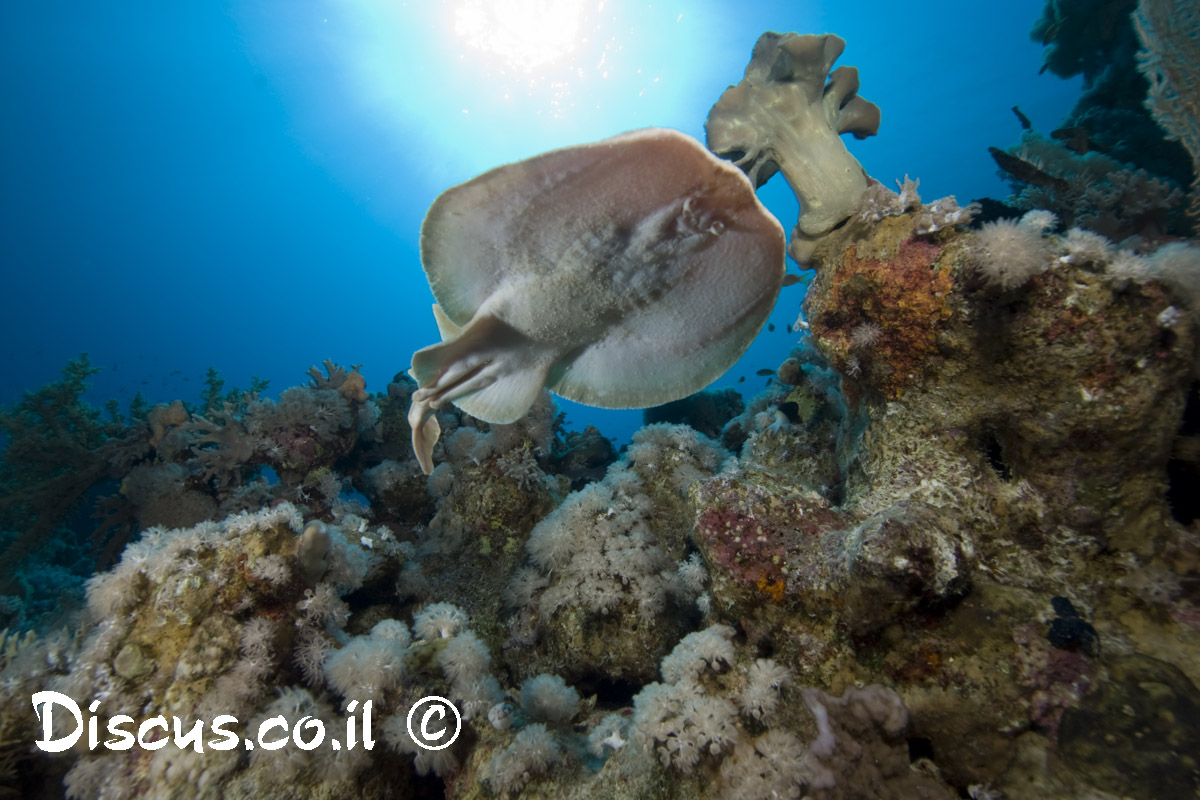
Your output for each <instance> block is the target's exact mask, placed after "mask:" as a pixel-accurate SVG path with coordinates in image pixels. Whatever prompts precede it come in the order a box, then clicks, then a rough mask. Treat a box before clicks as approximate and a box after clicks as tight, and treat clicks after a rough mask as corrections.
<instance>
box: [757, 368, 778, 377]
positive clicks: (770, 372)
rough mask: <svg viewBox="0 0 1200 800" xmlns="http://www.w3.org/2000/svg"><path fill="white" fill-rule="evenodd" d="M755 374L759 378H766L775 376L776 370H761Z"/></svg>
mask: <svg viewBox="0 0 1200 800" xmlns="http://www.w3.org/2000/svg"><path fill="white" fill-rule="evenodd" d="M754 374H755V375H758V376H759V377H766V376H767V375H774V374H775V370H773V369H760V370H759V371H758V372H756V373H754Z"/></svg>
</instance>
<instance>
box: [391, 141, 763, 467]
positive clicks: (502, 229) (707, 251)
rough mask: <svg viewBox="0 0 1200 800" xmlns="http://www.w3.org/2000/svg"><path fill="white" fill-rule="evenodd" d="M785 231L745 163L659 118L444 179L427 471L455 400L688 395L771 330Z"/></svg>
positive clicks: (498, 406)
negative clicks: (547, 394)
mask: <svg viewBox="0 0 1200 800" xmlns="http://www.w3.org/2000/svg"><path fill="white" fill-rule="evenodd" d="M784 247H785V240H784V233H783V228H782V226H781V225H780V224H779V221H778V220H776V219H775V217H773V216H772V215H771V214H770V212H768V211H767V210H766V208H765V207H764V206H763V205H762V204H761V203H760V202H759V201H758V198H757V197H756V196H755V194H754V188H753V186H752V185H751V184H750V181H749V180H748V179H747V178H746V176H745V175H744V174H743V173H742V171H741V170H740V169H738V168H737V167H736V166H734V165H732V164H730V163H729V162H727V161H723V160H721V159H720V158H718V157H716V156H715V155H713V154H712V153H710V152H709V151H708V150H707V149H705V147H704V146H703V145H701V144H700V143H699V142H698V141H696V140H695V139H693V138H692V137H690V136H687V135H685V134H683V133H679V132H678V131H672V130H667V129H662V128H650V129H645V130H639V131H632V132H629V133H624V134H620V135H618V136H614V137H612V138H609V139H604V140H602V141H599V142H594V143H591V144H584V145H579V146H576V147H568V148H565V149H562V150H554V151H551V152H548V153H544V154H542V155H538V156H534V157H533V158H530V159H527V160H525V161H519V162H516V163H513V164H508V165H505V166H502V167H497V168H496V169H493V170H491V171H489V172H486V173H484V174H482V175H480V176H478V177H476V178H473V179H471V180H469V181H467V182H465V183H462V184H459V185H458V186H454V187H452V188H450V189H448V190H446V191H445V192H443V193H442V194H441V195H440V196H438V198H437V199H436V200H434V202H433V204H432V205H431V206H430V208H429V211H428V213H427V214H426V216H425V221H424V223H423V224H422V227H421V264H422V266H423V267H424V269H425V274H426V277H427V278H428V280H429V286H430V289H431V290H432V291H433V296H434V299H435V300H436V301H437V303H436V304H435V305H434V306H433V315H434V319H435V321H436V322H437V326H438V330H439V332H440V333H441V336H442V342H441V343H440V344H435V345H431V346H429V347H425V348H423V349H421V350H418V351H417V352H416V353H415V354H413V358H412V369H411V370H409V374H410V375H412V377H413V378H414V379H415V380H416V381H417V385H418V389H417V390H416V391H415V392H413V396H412V405H411V406H410V408H409V414H408V421H409V424H410V426H411V427H412V444H413V451H414V452H415V453H416V456H417V460H418V462H419V463H420V465H421V469H422V470H424V471H425V472H426V473H429V472H430V471H432V469H433V446H434V444H435V443H436V442H437V439H438V437H439V436H440V435H441V429H440V427H439V425H438V422H437V417H436V416H434V411H435V410H436V409H437V408H438V407H440V406H441V405H442V404H444V403H447V402H451V403H454V404H455V405H457V406H458V407H459V408H461V409H462V410H463V411H465V412H467V413H468V414H471V415H472V416H475V417H478V418H479V419H482V420H484V421H486V422H491V423H497V424H504V423H511V422H515V421H516V420H518V419H520V418H521V417H522V416H524V415H525V413H526V412H527V411H528V410H529V408H530V407H531V406H532V405H533V403H534V401H535V400H536V399H537V397H538V394H539V393H540V392H541V390H542V388H543V387H545V388H547V389H549V390H551V391H552V392H554V393H556V394H558V395H561V396H562V397H565V398H567V399H570V400H574V401H576V402H579V403H584V404H586V405H592V406H599V407H602V408H644V407H647V406H656V405H662V404H664V403H668V402H671V401H673V400H678V399H679V398H681V397H685V396H687V395H689V394H692V393H693V392H696V391H698V390H700V389H701V388H703V387H704V386H707V385H708V384H709V383H711V382H712V381H714V380H716V379H717V378H718V377H720V376H721V375H722V374H723V373H724V372H725V371H726V370H727V369H729V367H730V366H732V365H733V363H734V362H735V361H737V359H738V357H739V356H741V354H742V353H743V352H745V350H746V348H747V347H748V346H749V344H750V342H751V341H752V340H753V339H754V337H755V335H757V333H758V332H759V330H760V329H761V328H762V326H763V323H764V322H765V321H766V319H767V315H768V314H769V313H770V311H771V308H772V306H773V305H774V304H775V299H776V297H777V296H778V295H779V290H780V287H781V286H782V283H783V276H784Z"/></svg>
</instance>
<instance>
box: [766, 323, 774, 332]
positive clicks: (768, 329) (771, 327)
mask: <svg viewBox="0 0 1200 800" xmlns="http://www.w3.org/2000/svg"><path fill="white" fill-rule="evenodd" d="M767 332H768V333H774V332H775V323H774V322H768V323H767Z"/></svg>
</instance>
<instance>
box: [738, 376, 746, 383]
mask: <svg viewBox="0 0 1200 800" xmlns="http://www.w3.org/2000/svg"><path fill="white" fill-rule="evenodd" d="M745 382H746V376H745V375H743V376H742V377H740V378H738V383H745Z"/></svg>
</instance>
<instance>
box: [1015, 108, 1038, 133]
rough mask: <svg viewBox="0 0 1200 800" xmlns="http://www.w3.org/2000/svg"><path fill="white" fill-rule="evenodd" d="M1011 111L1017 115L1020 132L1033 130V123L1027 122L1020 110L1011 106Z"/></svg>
mask: <svg viewBox="0 0 1200 800" xmlns="http://www.w3.org/2000/svg"><path fill="white" fill-rule="evenodd" d="M1012 111H1013V113H1014V114H1016V115H1017V119H1019V120H1020V121H1021V130H1023V131H1028V130H1032V129H1033V123H1032V122H1030V121H1029V117H1027V116H1025V114H1024V112H1022V111H1021V109H1020V108H1018V107H1017V106H1013V107H1012Z"/></svg>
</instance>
